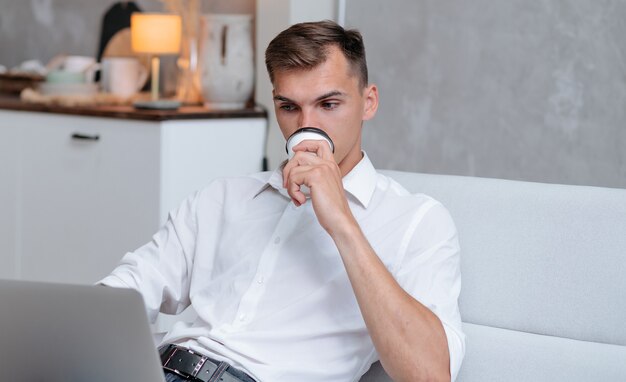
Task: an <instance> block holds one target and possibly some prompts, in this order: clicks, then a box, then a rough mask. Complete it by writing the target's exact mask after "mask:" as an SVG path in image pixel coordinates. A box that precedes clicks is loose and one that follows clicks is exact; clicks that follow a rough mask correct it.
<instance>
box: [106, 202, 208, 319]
mask: <svg viewBox="0 0 626 382" xmlns="http://www.w3.org/2000/svg"><path fill="white" fill-rule="evenodd" d="M198 195H199V193H196V194H194V195H192V196H190V197H189V198H188V199H186V200H185V201H184V202H183V203H182V204H181V206H180V207H179V208H178V209H177V210H174V211H172V212H170V214H169V216H168V219H167V222H166V223H165V225H164V226H163V227H162V228H161V229H160V230H159V231H158V232H157V233H156V234H155V235H154V236H153V237H152V241H150V242H149V243H147V244H145V245H143V246H142V247H140V248H138V249H137V250H135V251H134V252H130V253H127V254H126V255H125V256H124V257H123V258H122V260H121V261H120V263H119V264H118V266H117V267H116V268H115V269H114V270H113V272H112V273H111V274H110V275H108V276H107V277H105V278H104V279H102V280H100V281H99V282H98V283H99V284H102V285H106V286H111V287H118V288H131V289H135V290H137V291H138V292H139V293H140V294H141V295H142V296H143V299H144V303H145V305H146V310H147V312H148V316H149V317H150V320H151V321H152V322H154V321H155V320H156V318H157V315H158V313H159V312H163V313H168V314H177V313H180V312H182V311H183V310H184V309H185V308H186V307H187V306H189V305H190V301H189V285H190V274H191V268H192V264H193V256H194V252H195V243H196V240H195V239H196V236H197V222H196V218H195V211H196V207H197V206H196V205H197V200H198V197H199V196H198Z"/></svg>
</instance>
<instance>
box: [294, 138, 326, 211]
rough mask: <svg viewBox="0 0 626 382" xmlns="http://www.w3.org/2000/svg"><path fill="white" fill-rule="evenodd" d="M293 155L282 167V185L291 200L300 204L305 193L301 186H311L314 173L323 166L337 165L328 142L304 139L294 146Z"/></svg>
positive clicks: (303, 200)
mask: <svg viewBox="0 0 626 382" xmlns="http://www.w3.org/2000/svg"><path fill="white" fill-rule="evenodd" d="M293 151H294V153H295V154H294V156H293V158H291V159H290V160H289V161H288V162H287V164H285V167H284V168H283V187H284V188H285V189H286V190H287V193H288V194H289V196H290V197H291V199H292V200H293V202H294V204H296V205H297V206H300V205H302V204H304V203H305V202H306V195H305V194H304V193H303V192H302V190H301V186H302V185H305V186H307V187H309V188H311V186H312V184H310V183H313V182H315V180H314V178H316V176H315V175H314V174H319V171H318V170H320V169H321V168H323V167H331V166H334V167H337V163H336V162H335V158H334V156H333V153H332V151H331V149H330V146H329V144H328V142H326V141H317V140H305V141H302V142H300V143H299V144H297V145H296V146H294V148H293Z"/></svg>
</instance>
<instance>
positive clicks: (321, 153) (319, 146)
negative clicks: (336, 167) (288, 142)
mask: <svg viewBox="0 0 626 382" xmlns="http://www.w3.org/2000/svg"><path fill="white" fill-rule="evenodd" d="M293 151H294V152H295V153H296V154H297V153H298V152H299V151H300V152H301V151H304V152H310V153H314V154H315V155H317V156H318V157H320V158H322V159H324V160H332V161H334V160H335V157H334V156H333V152H332V151H331V149H330V145H329V144H328V142H326V141H322V140H305V141H302V142H300V143H298V144H297V145H295V146H294V147H293Z"/></svg>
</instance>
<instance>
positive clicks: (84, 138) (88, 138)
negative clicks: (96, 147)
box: [72, 133, 100, 141]
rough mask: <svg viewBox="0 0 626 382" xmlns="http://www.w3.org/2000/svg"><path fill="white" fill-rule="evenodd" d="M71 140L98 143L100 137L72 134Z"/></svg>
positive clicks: (96, 135)
mask: <svg viewBox="0 0 626 382" xmlns="http://www.w3.org/2000/svg"><path fill="white" fill-rule="evenodd" d="M72 139H77V140H81V141H99V140H100V135H98V134H95V135H86V134H80V133H74V134H72Z"/></svg>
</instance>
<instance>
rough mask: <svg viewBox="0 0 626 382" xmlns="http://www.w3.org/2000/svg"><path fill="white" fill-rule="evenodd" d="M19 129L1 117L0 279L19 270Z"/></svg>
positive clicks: (8, 276)
mask: <svg viewBox="0 0 626 382" xmlns="http://www.w3.org/2000/svg"><path fill="white" fill-rule="evenodd" d="M17 140H18V130H17V129H14V128H9V127H8V126H5V125H4V124H3V123H2V120H1V119H0V278H10V277H12V276H14V275H15V273H16V270H17V269H16V267H17V263H16V259H15V252H16V250H17V249H16V245H17V227H16V224H17V203H18V199H17V197H18V193H17V186H18V183H17V170H18V166H17V164H18V163H17V158H18V150H17V145H16V142H17Z"/></svg>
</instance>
